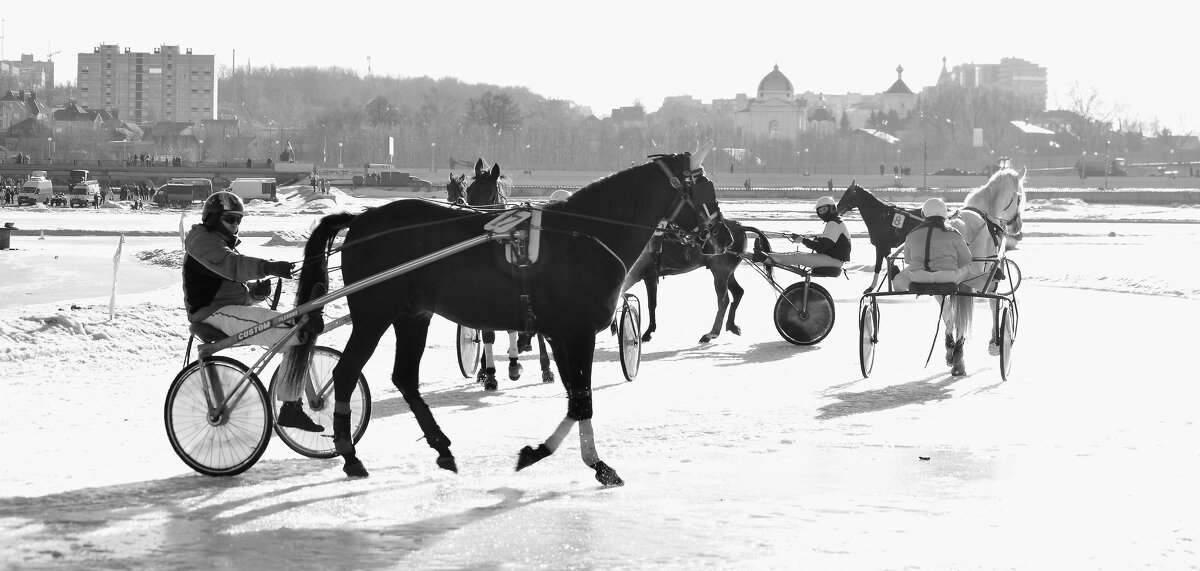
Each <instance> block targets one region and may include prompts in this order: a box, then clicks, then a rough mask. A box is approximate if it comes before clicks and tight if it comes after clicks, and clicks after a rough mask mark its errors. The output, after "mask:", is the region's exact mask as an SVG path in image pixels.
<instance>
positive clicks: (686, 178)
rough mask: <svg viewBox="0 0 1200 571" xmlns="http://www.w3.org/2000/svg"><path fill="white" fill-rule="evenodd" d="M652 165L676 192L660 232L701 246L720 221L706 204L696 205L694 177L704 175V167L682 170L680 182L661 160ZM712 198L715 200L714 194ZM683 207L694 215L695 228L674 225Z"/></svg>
mask: <svg viewBox="0 0 1200 571" xmlns="http://www.w3.org/2000/svg"><path fill="white" fill-rule="evenodd" d="M688 156H690V155H688ZM654 164H656V165H658V167H659V168H660V169H662V171H663V173H664V174H666V175H667V180H668V181H670V183H671V188H673V189H675V191H676V194H675V203H674V204H673V205H672V206H671V210H670V214H668V215H667V216H665V217H663V222H664V223H665V224H660V231H661V232H662V233H663V234H667V233H670V234H672V235H673V236H674V238H675V239H677V240H679V241H680V242H681V243H684V242H687V241H688V240H689V239H690V240H694V241H695V242H697V243H700V244H703V243H704V242H705V241H707V240H708V238H709V237H710V236H711V235H712V228H713V226H715V225H716V224H717V223H718V222H719V221H720V217H721V213H720V212H717V213H715V214H714V213H712V212H709V210H708V204H705V203H700V204H699V205H697V204H696V198H695V193H694V190H695V188H696V177H699V176H703V175H704V167H700V168H698V169H694V170H692V169H687V170H684V172H683V177H682V180H681V179H680V177H677V176H675V173H673V172H671V169H670V167H668V166H667V165H666V163H664V162H663V161H662V159H661V158H656V159H655V160H654ZM714 198H716V196H715V192H714ZM685 205H686V206H689V207H691V209H692V212H694V213H695V214H696V226H695V227H694V228H692V229H691V230H684V229H682V228H680V227H679V225H678V224H676V223H675V218H676V217H678V216H679V213H680V212H682V211H683V207H684V206H685Z"/></svg>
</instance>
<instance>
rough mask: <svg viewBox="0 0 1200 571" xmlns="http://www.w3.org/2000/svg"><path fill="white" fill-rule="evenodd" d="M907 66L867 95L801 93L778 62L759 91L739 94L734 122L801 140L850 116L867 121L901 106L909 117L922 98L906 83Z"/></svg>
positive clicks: (741, 128)
mask: <svg viewBox="0 0 1200 571" xmlns="http://www.w3.org/2000/svg"><path fill="white" fill-rule="evenodd" d="M903 74H904V68H903V67H897V68H896V81H895V82H894V83H892V85H891V87H889V88H888V89H887V90H885V91H882V92H879V93H876V94H872V95H863V94H858V93H847V94H844V95H829V94H824V93H819V94H818V93H813V92H811V91H806V92H803V93H796V89H795V87H794V86H793V85H792V81H791V80H790V79H788V77H787V76H786V75H784V74H783V72H782V71H780V70H779V66H778V65H776V66H775V68H774V69H772V70H771V71H770V73H768V74H767V75H766V76H764V77H763V78H762V81H760V82H758V91H757V92H756V97H754V98H746V97H745V96H739V97H738V99H736V100H734V101H738V102H739V106H738V107H739V108H738V109H737V110H736V111H734V113H733V118H734V125H735V127H736V128H737V130H738V132H739V134H740V135H741V136H743V137H745V138H747V139H752V140H756V141H773V140H784V139H787V140H796V139H798V138H800V136H801V135H802V134H804V133H806V132H811V133H812V134H816V135H827V134H831V133H833V132H836V131H837V130H838V128H839V127H840V125H839V123H840V122H841V120H842V117H843V116H844V117H845V118H846V120H847V121H848V123H849V125H848V126H849V127H850V128H851V129H860V128H863V127H865V126H866V122H867V118H868V117H870V115H871V113H873V112H883V113H885V114H886V113H889V112H891V111H895V112H896V114H897V115H899V116H900V117H906V116H908V114H909V113H911V112H912V110H913V108H914V107H916V104H917V94H916V93H914V92H913V90H912V89H909V87H908V85H907V84H905V83H904V78H903Z"/></svg>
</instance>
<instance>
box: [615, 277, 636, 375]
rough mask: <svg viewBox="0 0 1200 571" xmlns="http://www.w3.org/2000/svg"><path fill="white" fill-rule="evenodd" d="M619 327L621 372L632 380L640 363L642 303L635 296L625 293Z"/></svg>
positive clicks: (618, 340) (618, 339)
mask: <svg viewBox="0 0 1200 571" xmlns="http://www.w3.org/2000/svg"><path fill="white" fill-rule="evenodd" d="M619 327H620V329H619V330H618V331H617V333H618V335H617V342H618V343H620V344H621V345H620V354H621V372H622V373H623V374H624V375H625V380H626V381H632V380H633V379H635V378H637V374H638V369H639V368H640V367H641V365H642V303H641V301H639V300H638V298H637V296H634V295H633V294H628V293H627V294H625V304H624V306H622V308H621V323H620V326H619Z"/></svg>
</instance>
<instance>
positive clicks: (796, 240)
mask: <svg viewBox="0 0 1200 571" xmlns="http://www.w3.org/2000/svg"><path fill="white" fill-rule="evenodd" d="M788 240H791V241H792V243H793V244H799V243H800V242H802V241H803V240H804V236H801V235H799V234H792V235H791V236H788Z"/></svg>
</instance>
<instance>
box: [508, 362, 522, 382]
mask: <svg viewBox="0 0 1200 571" xmlns="http://www.w3.org/2000/svg"><path fill="white" fill-rule="evenodd" d="M524 370H525V367H522V366H521V364H520V363H509V365H508V380H510V381H515V380H517V379H520V378H521V371H524Z"/></svg>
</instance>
